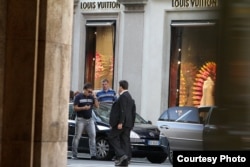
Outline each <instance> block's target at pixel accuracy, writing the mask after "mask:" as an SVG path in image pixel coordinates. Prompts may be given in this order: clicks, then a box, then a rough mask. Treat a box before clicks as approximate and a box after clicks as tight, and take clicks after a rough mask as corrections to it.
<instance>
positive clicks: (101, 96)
mask: <svg viewBox="0 0 250 167" xmlns="http://www.w3.org/2000/svg"><path fill="white" fill-rule="evenodd" d="M96 97H97V100H98V101H99V102H100V103H105V104H110V105H111V104H113V103H114V101H116V99H117V97H116V92H115V91H114V90H112V89H111V88H109V80H108V79H103V80H102V90H100V91H99V92H97V94H96Z"/></svg>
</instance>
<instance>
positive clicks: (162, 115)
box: [159, 110, 168, 121]
mask: <svg viewBox="0 0 250 167" xmlns="http://www.w3.org/2000/svg"><path fill="white" fill-rule="evenodd" d="M159 120H161V121H167V120H168V111H167V110H166V111H164V112H163V113H162V114H161V116H160V118H159Z"/></svg>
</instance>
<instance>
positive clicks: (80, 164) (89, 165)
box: [67, 153, 172, 167]
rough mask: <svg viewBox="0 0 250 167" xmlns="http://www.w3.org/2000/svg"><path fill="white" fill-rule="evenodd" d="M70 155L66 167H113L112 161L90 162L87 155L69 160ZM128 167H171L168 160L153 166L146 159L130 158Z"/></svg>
mask: <svg viewBox="0 0 250 167" xmlns="http://www.w3.org/2000/svg"><path fill="white" fill-rule="evenodd" d="M70 154H71V153H68V160H67V167H98V166H100V167H115V165H114V161H100V160H90V157H89V155H88V154H80V155H79V154H78V158H79V159H77V160H72V159H70V157H71V155H70ZM128 166H129V167H139V166H141V167H142V166H143V167H172V165H171V164H170V163H169V161H168V159H167V160H166V161H165V162H164V163H161V164H153V163H151V162H149V161H148V160H147V159H146V158H132V159H131V162H130V164H129V165H128Z"/></svg>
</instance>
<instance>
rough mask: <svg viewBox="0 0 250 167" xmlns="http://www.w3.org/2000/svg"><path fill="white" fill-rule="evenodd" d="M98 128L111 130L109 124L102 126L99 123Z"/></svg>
mask: <svg viewBox="0 0 250 167" xmlns="http://www.w3.org/2000/svg"><path fill="white" fill-rule="evenodd" d="M97 128H98V129H99V130H109V129H110V128H109V127H107V126H101V125H97Z"/></svg>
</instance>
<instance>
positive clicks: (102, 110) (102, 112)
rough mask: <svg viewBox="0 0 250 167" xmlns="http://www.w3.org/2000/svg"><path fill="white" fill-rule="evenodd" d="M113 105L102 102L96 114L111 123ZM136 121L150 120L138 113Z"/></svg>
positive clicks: (143, 122)
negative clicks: (110, 116)
mask: <svg viewBox="0 0 250 167" xmlns="http://www.w3.org/2000/svg"><path fill="white" fill-rule="evenodd" d="M111 107H112V105H109V104H104V103H103V104H101V105H100V106H99V108H96V109H95V114H96V116H97V117H99V119H101V120H102V121H103V122H105V123H109V115H110V111H111ZM135 123H142V124H148V122H147V121H146V120H145V119H144V118H142V117H141V116H140V115H139V114H137V113H136V117H135Z"/></svg>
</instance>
